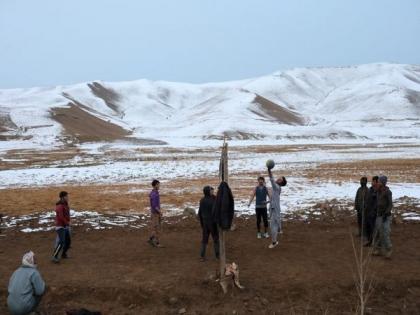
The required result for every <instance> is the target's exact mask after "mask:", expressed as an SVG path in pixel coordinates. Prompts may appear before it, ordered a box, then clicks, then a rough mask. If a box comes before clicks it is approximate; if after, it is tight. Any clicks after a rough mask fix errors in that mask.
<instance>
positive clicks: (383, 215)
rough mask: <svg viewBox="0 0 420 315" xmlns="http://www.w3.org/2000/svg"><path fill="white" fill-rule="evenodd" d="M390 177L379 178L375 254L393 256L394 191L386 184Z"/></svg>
mask: <svg viewBox="0 0 420 315" xmlns="http://www.w3.org/2000/svg"><path fill="white" fill-rule="evenodd" d="M387 182H388V178H387V177H386V176H379V180H378V201H377V202H378V205H377V208H378V213H377V217H376V224H375V230H376V231H375V236H376V237H375V242H374V245H375V250H374V252H373V254H374V255H384V256H385V257H386V258H391V253H392V244H391V210H392V192H391V190H390V189H389V188H388V186H387V185H386V184H387Z"/></svg>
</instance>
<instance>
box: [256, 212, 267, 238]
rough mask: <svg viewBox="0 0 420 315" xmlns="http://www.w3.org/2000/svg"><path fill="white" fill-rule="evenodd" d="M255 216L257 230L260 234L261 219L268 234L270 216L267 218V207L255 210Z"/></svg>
mask: <svg viewBox="0 0 420 315" xmlns="http://www.w3.org/2000/svg"><path fill="white" fill-rule="evenodd" d="M255 214H256V215H257V230H258V232H260V230H261V228H260V226H261V218H262V220H263V222H264V229H265V231H266V232H267V228H268V216H267V207H264V208H255Z"/></svg>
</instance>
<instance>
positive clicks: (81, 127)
mask: <svg viewBox="0 0 420 315" xmlns="http://www.w3.org/2000/svg"><path fill="white" fill-rule="evenodd" d="M225 135H226V136H228V137H229V138H231V139H239V140H241V139H243V140H246V139H253V140H261V141H292V142H293V141H295V142H296V141H331V140H334V141H338V142H339V141H347V140H355V141H396V142H397V141H418V140H419V138H420V66H415V65H400V64H368V65H361V66H352V67H342V68H301V69H293V70H288V71H282V72H276V73H274V74H271V75H267V76H263V77H259V78H254V79H248V80H241V81H233V82H221V83H207V84H187V83H174V82H163V81H149V80H138V81H132V82H113V83H111V82H101V81H95V82H88V83H83V84H77V85H71V86H56V87H42V88H31V89H13V90H0V140H1V141H0V146H1V143H3V147H4V146H5V145H6V143H8V145H12V144H13V145H16V146H18V147H26V146H28V147H32V146H37V145H43V146H48V145H60V144H63V143H67V144H69V143H80V142H87V141H113V140H118V139H124V138H128V139H135V140H136V141H138V142H139V143H144V144H162V143H165V142H167V143H170V144H171V143H174V142H176V143H182V142H183V141H185V143H187V144H198V143H202V141H204V140H207V139H221V138H222V137H223V136H225Z"/></svg>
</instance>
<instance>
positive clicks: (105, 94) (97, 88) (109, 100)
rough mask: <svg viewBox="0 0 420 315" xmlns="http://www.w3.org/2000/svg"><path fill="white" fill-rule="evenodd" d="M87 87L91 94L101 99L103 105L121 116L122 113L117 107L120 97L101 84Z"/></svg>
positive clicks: (94, 83)
mask: <svg viewBox="0 0 420 315" xmlns="http://www.w3.org/2000/svg"><path fill="white" fill-rule="evenodd" d="M88 87H89V88H90V90H91V91H92V93H93V94H94V95H95V96H96V97H99V98H101V99H102V100H103V101H104V102H105V104H106V105H107V106H108V107H109V108H111V109H112V110H113V111H114V112H115V113H116V114H118V115H119V116H122V115H123V114H122V112H121V110H120V108H119V106H118V102H119V101H120V99H121V97H120V95H119V94H118V93H117V92H115V91H114V90H112V89H110V88H106V87H104V86H103V85H102V84H100V83H98V82H93V83H89V84H88Z"/></svg>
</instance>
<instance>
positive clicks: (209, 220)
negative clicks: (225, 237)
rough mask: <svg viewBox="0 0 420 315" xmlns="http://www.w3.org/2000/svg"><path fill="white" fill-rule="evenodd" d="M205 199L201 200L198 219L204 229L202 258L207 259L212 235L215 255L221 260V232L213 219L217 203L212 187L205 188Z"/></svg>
mask: <svg viewBox="0 0 420 315" xmlns="http://www.w3.org/2000/svg"><path fill="white" fill-rule="evenodd" d="M203 194H204V197H203V198H202V199H201V200H200V206H199V208H198V218H199V220H200V225H201V229H202V239H201V250H200V257H201V260H202V261H204V260H205V259H206V248H207V244H208V242H209V237H210V235H211V237H212V239H213V247H214V254H215V256H216V258H219V231H218V228H217V224H216V222H215V221H214V219H213V206H214V202H215V196H214V189H213V188H212V187H210V186H205V187H204V188H203Z"/></svg>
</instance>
